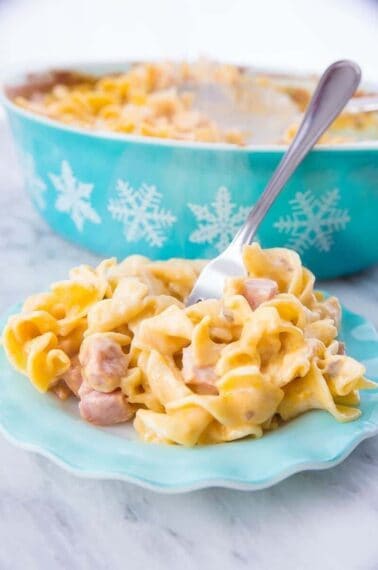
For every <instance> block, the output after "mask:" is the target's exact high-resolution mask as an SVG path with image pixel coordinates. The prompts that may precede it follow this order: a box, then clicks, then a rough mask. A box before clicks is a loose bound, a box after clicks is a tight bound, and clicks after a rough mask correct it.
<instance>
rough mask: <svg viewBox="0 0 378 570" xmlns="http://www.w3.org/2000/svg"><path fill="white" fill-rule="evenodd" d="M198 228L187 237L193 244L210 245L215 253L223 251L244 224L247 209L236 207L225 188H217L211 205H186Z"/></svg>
mask: <svg viewBox="0 0 378 570" xmlns="http://www.w3.org/2000/svg"><path fill="white" fill-rule="evenodd" d="M188 206H189V208H190V209H191V211H192V212H193V214H194V216H195V218H196V221H197V222H198V227H197V229H196V230H194V232H192V233H191V234H190V236H189V241H191V242H193V243H211V244H214V247H215V249H216V250H217V251H219V252H220V251H223V250H224V249H225V248H226V247H227V246H228V245H229V243H230V241H231V240H232V238H233V237H234V235H235V234H236V232H237V231H238V229H239V228H240V226H241V225H242V224H243V223H244V222H245V220H246V217H247V214H248V212H249V208H247V207H244V206H239V207H237V205H236V204H234V203H233V202H232V200H231V194H230V192H229V190H228V188H226V187H225V186H221V187H220V188H218V190H217V192H216V195H215V200H214V201H213V202H211V204H209V205H207V204H205V205H203V206H201V205H198V204H188Z"/></svg>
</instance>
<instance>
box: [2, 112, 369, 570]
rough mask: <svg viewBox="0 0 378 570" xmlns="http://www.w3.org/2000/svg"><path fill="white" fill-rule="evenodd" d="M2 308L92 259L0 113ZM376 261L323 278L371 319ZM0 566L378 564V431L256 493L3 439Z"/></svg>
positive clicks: (328, 568)
mask: <svg viewBox="0 0 378 570" xmlns="http://www.w3.org/2000/svg"><path fill="white" fill-rule="evenodd" d="M0 148H1V153H0V310H4V309H5V308H6V307H8V306H9V305H10V304H12V303H15V302H17V301H19V300H20V299H22V298H24V297H25V295H27V294H28V293H30V292H35V291H38V290H42V289H43V288H44V287H46V285H48V284H49V283H50V282H51V281H53V280H57V279H60V278H63V277H64V276H65V275H66V272H67V270H68V269H69V268H70V267H71V266H73V265H75V264H78V263H83V262H85V263H92V262H96V261H97V258H96V257H95V256H93V255H91V254H89V253H88V252H86V251H83V250H79V249H78V248H76V247H74V246H73V245H70V244H68V243H66V242H64V241H62V240H61V239H60V238H59V237H57V236H55V235H54V234H53V233H52V232H51V231H50V230H49V228H48V227H47V226H46V224H45V223H44V222H43V221H42V220H41V219H40V218H39V217H38V215H37V214H36V213H35V211H34V210H33V208H32V206H31V204H30V203H29V201H28V200H27V199H26V197H25V195H24V193H23V190H22V181H21V177H20V173H19V171H18V168H17V164H16V159H15V153H14V149H13V146H12V143H11V140H10V138H9V133H8V132H7V128H6V127H5V126H4V124H1V120H0ZM377 283H378V267H376V268H373V269H371V270H369V271H366V272H364V273H362V274H359V275H356V276H353V277H349V278H346V279H343V280H337V281H333V282H330V283H327V284H325V285H324V286H325V288H327V289H328V290H329V291H332V292H333V293H337V294H338V295H339V297H340V298H341V300H342V301H343V303H344V304H345V305H346V306H348V307H350V308H351V309H352V310H356V311H358V312H360V313H362V314H364V315H365V316H367V317H368V318H370V319H371V320H373V321H374V322H375V325H376V326H377V327H378V287H377ZM0 457H1V461H0V536H1V543H2V545H1V548H0V568H1V570H18V569H21V568H23V569H27V570H42V569H49V570H55V569H62V570H63V569H64V570H67V569H68V568H69V569H70V570H86V569H88V570H105V569H109V570H123V569H124V568H132V569H133V570H139V569H142V568H143V569H145V568H148V569H151V570H152V569H154V570H155V569H156V570H160V569H164V570H166V569H170V568H176V567H178V566H180V569H181V570H187V569H194V568H200V567H202V568H206V569H208V568H209V569H210V568H216V567H217V568H220V569H222V570H238V569H239V568H240V569H242V568H248V569H252V568H253V569H256V570H265V569H266V570H282V569H285V568H293V569H297V568H298V569H299V568H300V569H301V570H306V569H310V570H314V569H322V570H335V569H336V570H337V569H339V568H343V569H348V570H375V569H376V568H377V567H378V542H377V536H376V534H377V526H378V438H375V439H372V440H369V441H366V442H364V443H362V444H361V445H360V446H359V448H358V449H357V450H356V451H355V452H354V453H353V454H352V456H351V457H349V458H348V459H347V460H346V461H345V462H344V463H343V464H342V465H339V466H338V467H335V468H333V469H330V470H328V471H322V472H307V473H302V474H299V475H295V476H293V477H291V478H290V479H289V480H286V481H284V482H283V483H280V484H279V485H277V486H276V487H273V488H271V489H267V490H263V491H258V492H255V493H245V492H240V491H230V490H222V489H211V490H204V491H197V492H193V493H189V494H186V495H172V496H167V495H158V494H155V493H153V492H151V491H147V490H143V489H140V488H138V487H135V486H133V485H130V484H127V483H122V482H113V481H96V480H85V479H79V478H76V477H74V476H73V475H70V474H68V473H66V472H65V471H63V470H62V469H61V468H59V467H57V466H56V465H54V464H53V463H51V461H49V460H47V459H44V458H42V457H39V456H38V455H35V454H33V453H30V452H26V451H23V450H21V449H18V448H17V447H15V446H13V445H12V444H10V443H9V442H7V441H6V440H5V439H4V438H3V437H0Z"/></svg>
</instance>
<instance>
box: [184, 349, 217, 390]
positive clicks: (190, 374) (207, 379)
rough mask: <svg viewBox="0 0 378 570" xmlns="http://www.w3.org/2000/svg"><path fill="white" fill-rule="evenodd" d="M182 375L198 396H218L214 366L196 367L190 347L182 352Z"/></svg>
mask: <svg viewBox="0 0 378 570" xmlns="http://www.w3.org/2000/svg"><path fill="white" fill-rule="evenodd" d="M182 375H183V376H184V380H185V382H186V383H187V384H189V385H190V387H191V388H192V389H193V390H194V391H195V392H196V393H198V394H214V395H217V394H218V388H217V387H216V385H215V382H216V381H217V379H218V377H217V375H216V374H215V370H214V366H196V365H195V363H194V357H193V350H192V347H190V346H187V347H186V348H184V349H183V351H182Z"/></svg>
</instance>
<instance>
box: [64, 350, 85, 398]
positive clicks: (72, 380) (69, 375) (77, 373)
mask: <svg viewBox="0 0 378 570" xmlns="http://www.w3.org/2000/svg"><path fill="white" fill-rule="evenodd" d="M62 380H64V381H65V383H66V384H67V386H68V388H69V389H70V390H71V392H73V393H74V394H75V396H77V395H78V393H79V388H80V386H81V383H82V382H83V377H82V375H81V365H80V362H79V357H78V356H75V357H74V358H73V359H72V360H71V366H70V368H69V369H68V370H67V372H65V374H63V376H62Z"/></svg>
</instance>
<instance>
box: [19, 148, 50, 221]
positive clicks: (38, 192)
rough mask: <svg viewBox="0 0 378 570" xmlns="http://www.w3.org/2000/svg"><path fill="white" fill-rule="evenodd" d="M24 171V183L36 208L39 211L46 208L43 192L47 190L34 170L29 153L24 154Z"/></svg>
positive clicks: (33, 162)
mask: <svg viewBox="0 0 378 570" xmlns="http://www.w3.org/2000/svg"><path fill="white" fill-rule="evenodd" d="M23 163H24V171H25V181H26V185H27V187H28V189H29V192H30V194H31V197H32V200H33V201H34V202H35V204H36V205H37V206H38V208H39V209H40V210H44V209H45V208H46V201H45V196H44V194H45V192H46V190H47V185H46V184H45V183H44V181H43V180H42V178H40V177H39V176H38V174H37V171H36V168H35V161H34V158H33V156H32V155H31V154H30V153H26V154H25V155H24V157H23Z"/></svg>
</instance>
